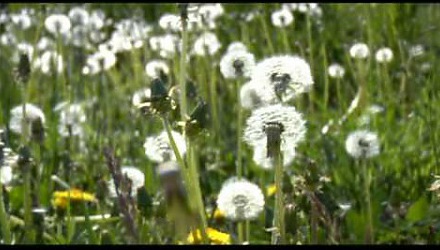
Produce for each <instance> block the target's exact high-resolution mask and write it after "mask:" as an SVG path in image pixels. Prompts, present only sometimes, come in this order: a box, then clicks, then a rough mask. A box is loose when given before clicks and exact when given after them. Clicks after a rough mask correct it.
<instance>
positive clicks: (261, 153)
mask: <svg viewBox="0 0 440 250" xmlns="http://www.w3.org/2000/svg"><path fill="white" fill-rule="evenodd" d="M281 154H282V155H283V166H284V167H288V166H289V165H290V164H291V163H292V162H293V160H294V159H295V155H296V151H295V148H294V147H286V148H284V150H282V151H281ZM252 159H253V160H254V162H255V163H256V164H257V165H258V166H259V167H261V168H262V169H264V170H272V169H274V167H275V165H274V161H273V160H274V159H273V158H272V157H267V147H262V146H258V147H254V155H253V158H252Z"/></svg>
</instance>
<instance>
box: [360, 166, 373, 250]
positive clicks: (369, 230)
mask: <svg viewBox="0 0 440 250" xmlns="http://www.w3.org/2000/svg"><path fill="white" fill-rule="evenodd" d="M361 165H362V171H363V175H364V192H365V205H366V212H367V213H366V219H367V227H366V231H365V243H366V244H372V243H373V242H374V238H373V215H372V210H371V197H370V174H369V171H368V166H367V162H366V161H365V160H361Z"/></svg>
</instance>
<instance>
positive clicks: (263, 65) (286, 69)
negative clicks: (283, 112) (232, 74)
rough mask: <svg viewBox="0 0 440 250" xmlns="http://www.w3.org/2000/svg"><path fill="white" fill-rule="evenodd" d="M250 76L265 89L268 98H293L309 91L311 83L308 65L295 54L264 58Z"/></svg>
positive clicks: (283, 99) (285, 99)
mask: <svg viewBox="0 0 440 250" xmlns="http://www.w3.org/2000/svg"><path fill="white" fill-rule="evenodd" d="M251 78H252V80H253V81H255V82H256V83H258V84H260V85H261V86H262V88H263V89H265V91H267V93H268V95H267V96H268V98H269V99H274V98H275V97H277V96H281V97H282V101H288V100H291V99H294V98H295V97H297V96H298V95H300V94H302V93H305V92H308V91H310V89H311V87H312V85H313V79H312V74H311V70H310V65H309V64H308V63H307V62H306V61H305V60H304V59H302V58H300V57H297V56H288V55H287V56H273V57H270V58H267V59H264V60H263V61H261V62H259V63H257V65H256V66H255V68H254V70H253V72H252V75H251ZM266 101H267V102H270V101H271V100H266Z"/></svg>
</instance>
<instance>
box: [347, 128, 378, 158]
mask: <svg viewBox="0 0 440 250" xmlns="http://www.w3.org/2000/svg"><path fill="white" fill-rule="evenodd" d="M345 149H346V150H347V153H348V154H349V155H351V156H352V157H353V158H371V157H374V156H376V155H378V154H379V150H380V149H379V138H378V136H377V134H376V133H374V132H370V131H368V130H358V131H355V132H352V133H350V134H349V135H348V137H347V140H346V141H345Z"/></svg>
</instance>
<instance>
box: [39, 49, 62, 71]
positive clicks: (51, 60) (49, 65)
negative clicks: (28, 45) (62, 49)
mask: <svg viewBox="0 0 440 250" xmlns="http://www.w3.org/2000/svg"><path fill="white" fill-rule="evenodd" d="M38 64H39V68H40V70H41V72H42V73H43V74H50V73H51V72H52V71H53V67H54V66H55V71H56V72H57V73H59V74H60V73H62V72H63V70H64V62H63V57H62V56H61V55H60V54H58V53H57V52H55V51H45V52H44V53H43V54H42V55H41V57H40V58H39V61H37V65H38Z"/></svg>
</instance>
